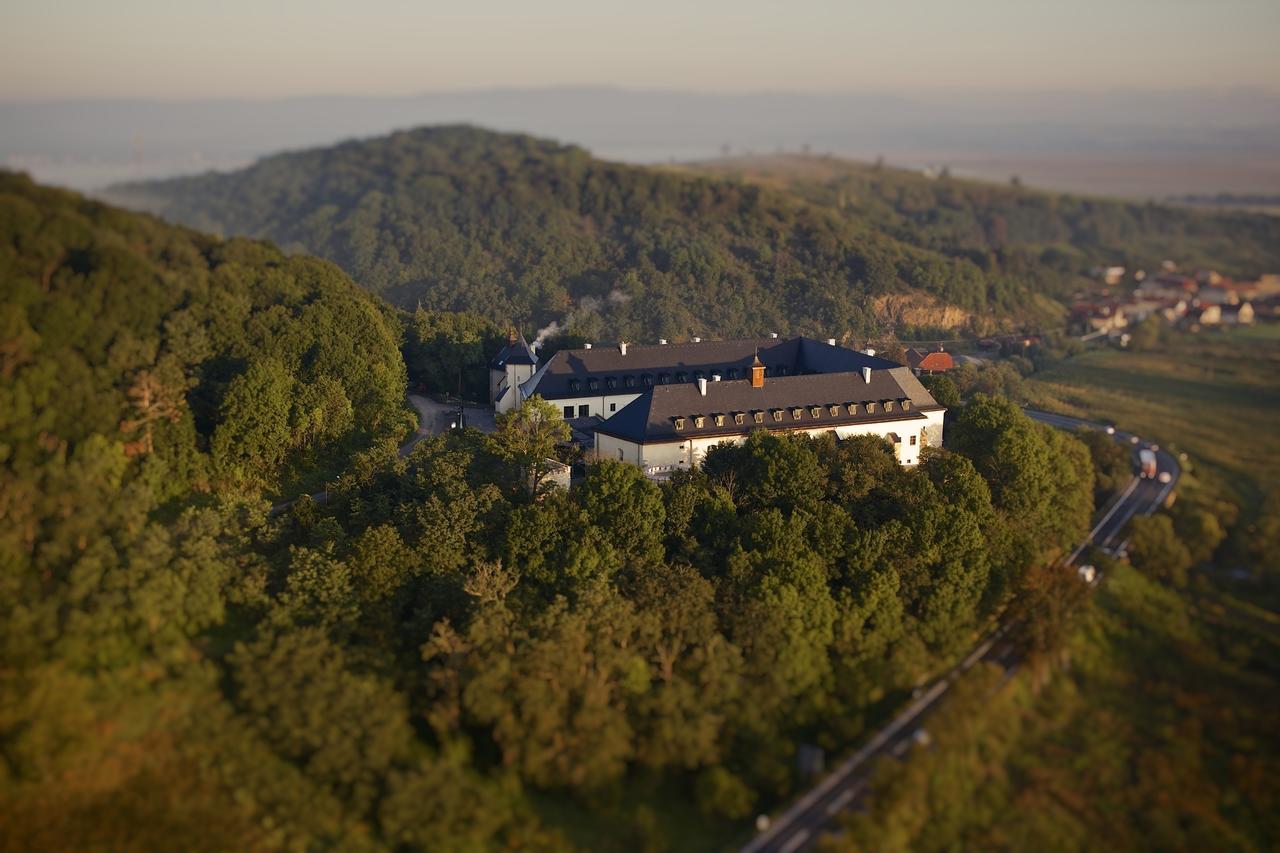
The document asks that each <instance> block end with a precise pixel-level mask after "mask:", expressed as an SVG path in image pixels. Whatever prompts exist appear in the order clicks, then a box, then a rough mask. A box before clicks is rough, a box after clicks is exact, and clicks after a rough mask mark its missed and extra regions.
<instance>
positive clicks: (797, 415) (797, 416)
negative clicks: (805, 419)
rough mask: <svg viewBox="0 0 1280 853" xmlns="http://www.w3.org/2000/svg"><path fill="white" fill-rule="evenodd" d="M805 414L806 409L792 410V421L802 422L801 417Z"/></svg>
mask: <svg viewBox="0 0 1280 853" xmlns="http://www.w3.org/2000/svg"><path fill="white" fill-rule="evenodd" d="M803 414H804V409H792V410H791V420H793V421H798V420H800V416H801V415H803Z"/></svg>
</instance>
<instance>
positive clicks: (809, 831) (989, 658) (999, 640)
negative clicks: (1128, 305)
mask: <svg viewBox="0 0 1280 853" xmlns="http://www.w3.org/2000/svg"><path fill="white" fill-rule="evenodd" d="M1027 414H1028V415H1029V416H1030V417H1032V418H1033V419H1035V420H1037V421H1040V422H1041V423H1046V424H1049V425H1051V426H1055V427H1059V428H1061V429H1068V430H1077V429H1081V428H1085V429H1097V430H1103V429H1106V426H1105V425H1104V424H1096V423H1091V422H1089V421H1084V420H1080V419H1079V418H1071V417H1066V416H1064V415H1054V414H1050V413H1048V412H1036V411H1030V410H1028V411H1027ZM1114 436H1115V439H1116V440H1117V441H1120V442H1124V443H1125V444H1127V445H1129V446H1131V447H1133V448H1134V451H1135V453H1134V455H1135V459H1136V455H1137V448H1138V447H1141V446H1144V443H1143V439H1142V438H1141V437H1136V438H1137V442H1136V443H1135V442H1134V438H1135V436H1134V435H1132V434H1131V433H1126V432H1121V431H1116V432H1115V433H1114ZM1156 459H1157V466H1158V471H1157V473H1159V472H1163V471H1167V472H1169V474H1170V481H1169V482H1168V483H1161V482H1159V480H1158V479H1144V478H1141V477H1137V476H1135V477H1134V478H1133V479H1132V480H1131V481H1130V482H1129V484H1128V485H1127V486H1126V487H1125V488H1124V489H1123V490H1122V491H1121V492H1120V494H1119V495H1118V496H1117V497H1116V498H1114V499H1113V500H1112V501H1111V503H1110V504H1109V505H1108V506H1106V507H1104V508H1103V510H1102V512H1101V513H1100V517H1099V519H1098V521H1097V522H1096V523H1095V526H1094V528H1093V530H1092V531H1090V533H1089V535H1088V536H1087V537H1086V538H1085V541H1084V542H1082V543H1081V544H1080V545H1079V547H1077V548H1076V549H1075V550H1074V551H1072V552H1071V554H1070V555H1069V556H1068V557H1067V559H1066V561H1065V562H1066V563H1067V564H1068V565H1072V564H1074V563H1075V561H1076V560H1078V559H1079V558H1080V555H1081V554H1082V553H1084V551H1085V550H1086V549H1088V548H1089V547H1090V546H1094V545H1096V546H1098V547H1101V548H1106V549H1109V550H1112V551H1114V550H1118V549H1119V548H1121V547H1122V546H1123V545H1124V543H1123V541H1118V540H1120V539H1121V536H1122V535H1123V530H1124V526H1125V524H1127V523H1128V521H1129V519H1131V518H1133V517H1134V516H1137V515H1150V514H1151V513H1153V512H1155V510H1156V509H1157V508H1158V507H1159V506H1160V505H1161V504H1162V503H1164V501H1165V500H1166V499H1167V498H1168V496H1169V493H1170V492H1171V491H1172V490H1173V488H1174V486H1176V485H1177V483H1178V477H1179V476H1180V474H1181V466H1179V464H1178V460H1177V459H1176V458H1175V457H1174V456H1173V454H1171V453H1169V452H1168V451H1165V450H1159V451H1158V452H1157V453H1156ZM1135 467H1136V462H1135ZM1006 632H1007V627H1006V626H1003V625H1002V626H1000V627H999V628H997V629H996V630H995V631H993V632H992V633H991V634H989V635H987V636H986V637H984V638H983V640H982V641H981V642H980V643H978V645H977V646H975V647H974V649H973V650H972V651H971V652H970V653H969V654H968V655H967V656H966V657H965V659H964V660H962V661H960V662H959V663H958V664H956V665H955V666H954V667H952V668H951V670H950V671H948V672H947V673H946V674H945V675H944V676H942V677H941V678H939V679H937V680H936V681H934V682H933V684H932V685H931V686H929V687H928V688H927V689H925V690H924V691H923V692H921V693H920V694H919V695H918V696H916V697H915V698H914V699H913V700H912V702H911V704H910V705H908V706H907V707H906V708H905V709H903V710H902V711H901V712H900V713H899V714H898V715H897V716H896V717H894V718H893V720H892V721H890V722H889V723H888V724H887V725H885V726H884V727H883V728H881V729H880V730H879V731H878V732H876V733H875V735H873V736H872V737H871V739H870V740H868V741H867V743H866V744H865V745H864V746H863V747H862V748H861V749H859V750H858V751H857V752H855V753H854V754H853V755H851V756H849V757H848V758H847V759H845V760H844V762H842V763H841V764H840V766H839V767H837V768H836V769H835V770H834V771H832V772H831V773H830V774H828V775H827V776H826V778H824V779H823V780H822V781H820V782H819V783H818V784H817V785H815V786H814V787H813V788H811V789H810V790H809V791H808V792H807V793H805V794H804V795H803V796H802V797H800V799H798V800H796V802H795V803H793V804H792V805H791V807H790V808H788V809H787V810H786V811H785V812H783V813H782V814H781V815H779V816H778V817H777V818H775V819H774V820H773V822H772V823H771V824H770V826H769V827H768V828H767V829H766V830H764V831H763V832H761V833H759V834H758V835H756V836H755V837H754V838H752V839H751V840H750V841H749V842H747V844H746V845H744V846H743V848H742V853H795V852H796V851H799V850H805V849H808V848H809V847H811V846H812V845H813V844H814V843H815V842H816V841H817V840H818V837H819V836H820V835H821V834H822V833H823V832H824V831H826V830H827V829H829V828H830V827H831V825H832V824H833V823H834V822H835V819H836V816H837V815H839V814H840V813H841V812H843V811H847V810H848V809H850V808H855V807H858V806H861V805H864V796H865V794H866V791H867V788H868V787H869V785H870V781H871V772H872V770H873V767H874V762H873V761H872V759H874V758H878V757H880V756H885V755H891V756H893V757H895V758H901V757H903V756H905V755H906V754H907V752H909V751H910V750H911V748H912V746H914V745H915V744H916V743H918V742H920V740H923V739H924V738H925V737H927V734H926V732H925V730H924V729H923V728H921V724H922V723H923V722H924V721H925V719H926V718H927V717H928V715H929V712H930V711H932V710H933V708H934V707H935V706H936V705H937V704H938V703H939V702H940V701H941V700H942V697H943V696H945V695H946V693H947V690H948V689H949V688H950V687H951V685H952V684H953V683H954V682H955V680H956V679H957V678H959V677H960V675H961V674H963V673H964V672H966V671H967V670H969V669H970V668H971V667H973V666H974V665H975V664H977V663H978V662H979V661H986V662H990V663H996V664H998V665H1000V666H1001V667H1003V668H1004V669H1005V671H1006V672H1008V673H1012V672H1013V670H1014V669H1016V668H1017V665H1018V650H1017V648H1016V647H1015V646H1014V645H1013V643H1011V642H1008V641H1006V640H1005V639H1004V637H1005V634H1006ZM918 739H919V740H918Z"/></svg>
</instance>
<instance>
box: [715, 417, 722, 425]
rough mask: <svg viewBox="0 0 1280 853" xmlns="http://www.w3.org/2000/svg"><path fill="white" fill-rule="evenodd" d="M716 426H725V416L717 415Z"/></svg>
mask: <svg viewBox="0 0 1280 853" xmlns="http://www.w3.org/2000/svg"><path fill="white" fill-rule="evenodd" d="M716 426H724V415H716Z"/></svg>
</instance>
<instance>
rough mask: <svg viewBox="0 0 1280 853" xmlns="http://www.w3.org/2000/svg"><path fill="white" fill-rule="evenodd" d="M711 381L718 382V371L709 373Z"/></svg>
mask: <svg viewBox="0 0 1280 853" xmlns="http://www.w3.org/2000/svg"><path fill="white" fill-rule="evenodd" d="M711 381H712V382H719V381H720V374H719V373H713V374H711Z"/></svg>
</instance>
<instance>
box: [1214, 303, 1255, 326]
mask: <svg viewBox="0 0 1280 853" xmlns="http://www.w3.org/2000/svg"><path fill="white" fill-rule="evenodd" d="M1253 321H1254V311H1253V305H1252V304H1251V303H1249V302H1241V303H1240V304H1239V305H1223V306H1222V311H1221V314H1220V320H1219V322H1221V323H1222V325H1224V326H1252V325H1253Z"/></svg>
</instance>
